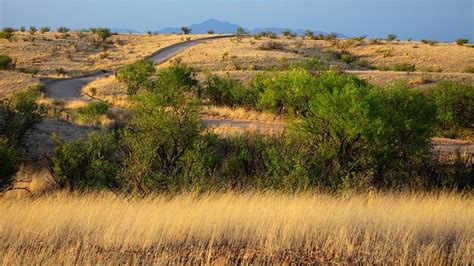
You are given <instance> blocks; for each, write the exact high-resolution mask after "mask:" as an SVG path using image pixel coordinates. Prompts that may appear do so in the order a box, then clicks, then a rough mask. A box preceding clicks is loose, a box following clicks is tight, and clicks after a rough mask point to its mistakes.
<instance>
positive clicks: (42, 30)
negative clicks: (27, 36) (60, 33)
mask: <svg viewBox="0 0 474 266" xmlns="http://www.w3.org/2000/svg"><path fill="white" fill-rule="evenodd" d="M50 31H51V28H50V27H41V29H40V32H41V33H43V34H44V33H46V32H50Z"/></svg>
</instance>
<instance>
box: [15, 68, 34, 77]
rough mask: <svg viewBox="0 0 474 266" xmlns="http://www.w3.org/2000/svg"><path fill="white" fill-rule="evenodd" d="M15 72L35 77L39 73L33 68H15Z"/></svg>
mask: <svg viewBox="0 0 474 266" xmlns="http://www.w3.org/2000/svg"><path fill="white" fill-rule="evenodd" d="M17 70H18V71H20V72H21V73H25V74H33V75H36V74H38V73H39V69H37V68H33V67H21V68H17Z"/></svg>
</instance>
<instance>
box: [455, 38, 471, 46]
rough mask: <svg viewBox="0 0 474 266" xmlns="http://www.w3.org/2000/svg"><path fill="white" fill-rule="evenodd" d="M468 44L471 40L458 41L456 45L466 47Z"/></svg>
mask: <svg viewBox="0 0 474 266" xmlns="http://www.w3.org/2000/svg"><path fill="white" fill-rule="evenodd" d="M466 43H469V39H457V40H456V44H457V45H461V46H463V45H465V44H466Z"/></svg>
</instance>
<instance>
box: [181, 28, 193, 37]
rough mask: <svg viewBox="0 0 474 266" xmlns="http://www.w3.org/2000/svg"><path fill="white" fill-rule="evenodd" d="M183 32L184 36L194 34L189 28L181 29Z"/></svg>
mask: <svg viewBox="0 0 474 266" xmlns="http://www.w3.org/2000/svg"><path fill="white" fill-rule="evenodd" d="M181 31H182V32H183V34H185V35H187V34H190V33H191V32H192V29H190V28H188V27H181Z"/></svg>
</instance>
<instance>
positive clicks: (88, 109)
mask: <svg viewBox="0 0 474 266" xmlns="http://www.w3.org/2000/svg"><path fill="white" fill-rule="evenodd" d="M108 110H109V105H108V104H107V103H105V102H90V103H88V104H87V105H86V106H84V107H82V108H80V109H79V110H78V114H79V118H80V119H81V120H82V121H83V122H85V123H93V122H95V121H97V120H98V119H99V118H100V117H101V116H104V115H106V114H107V111H108Z"/></svg>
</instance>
